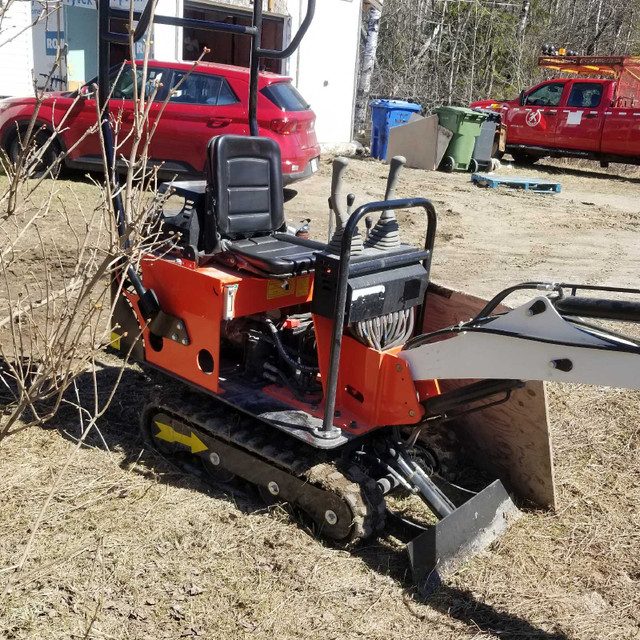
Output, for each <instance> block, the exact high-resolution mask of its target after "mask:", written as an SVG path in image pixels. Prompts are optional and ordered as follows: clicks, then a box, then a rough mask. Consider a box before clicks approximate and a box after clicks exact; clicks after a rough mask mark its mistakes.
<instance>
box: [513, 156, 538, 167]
mask: <svg viewBox="0 0 640 640" xmlns="http://www.w3.org/2000/svg"><path fill="white" fill-rule="evenodd" d="M511 155H512V156H513V161H514V162H515V163H516V164H523V165H525V166H530V165H533V164H535V163H536V162H538V160H540V158H538V157H537V156H531V155H529V154H528V153H512V154H511Z"/></svg>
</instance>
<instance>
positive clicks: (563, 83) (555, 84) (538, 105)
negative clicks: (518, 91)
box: [525, 82, 567, 107]
mask: <svg viewBox="0 0 640 640" xmlns="http://www.w3.org/2000/svg"><path fill="white" fill-rule="evenodd" d="M552 86H558V87H562V90H561V91H560V97H559V98H558V102H557V104H532V103H530V102H529V98H530V97H531V96H532V95H533V94H534V93H536V92H537V91H542V90H543V89H547V88H549V87H552ZM566 86H567V83H566V82H546V83H545V84H543V85H540V86H538V87H536V88H535V89H534V90H533V91H531V92H530V93H528V94H527V98H526V102H525V106H527V107H558V106H560V103H561V102H562V96H563V94H564V91H565V89H566Z"/></svg>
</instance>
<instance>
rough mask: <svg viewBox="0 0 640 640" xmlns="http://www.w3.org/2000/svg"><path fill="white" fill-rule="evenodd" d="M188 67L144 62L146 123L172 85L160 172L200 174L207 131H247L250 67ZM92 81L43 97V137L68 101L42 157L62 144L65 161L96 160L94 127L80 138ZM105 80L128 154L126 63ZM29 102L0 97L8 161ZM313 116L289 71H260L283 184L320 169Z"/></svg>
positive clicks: (90, 118) (160, 140) (160, 139)
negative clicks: (149, 99) (149, 100)
mask: <svg viewBox="0 0 640 640" xmlns="http://www.w3.org/2000/svg"><path fill="white" fill-rule="evenodd" d="M191 68H192V64H191V63H179V62H158V61H151V62H149V67H148V70H147V87H148V88H150V87H154V86H156V83H159V84H160V88H159V90H158V92H157V93H156V96H155V102H154V103H153V105H152V107H151V112H150V118H151V121H152V123H151V126H153V123H154V122H155V121H156V120H157V116H158V115H159V113H160V109H161V107H162V103H163V102H164V100H165V98H166V96H167V93H168V91H169V90H170V88H174V87H177V90H176V92H175V93H174V95H172V96H171V98H170V100H169V102H168V103H167V105H166V107H165V109H164V111H163V113H162V117H161V118H160V119H159V120H158V125H157V129H156V131H155V133H154V135H153V138H152V141H151V144H150V152H149V156H150V158H151V159H152V161H153V162H155V163H162V169H163V174H164V175H166V176H169V175H170V176H173V175H176V174H181V175H199V174H200V175H201V174H202V171H203V169H204V164H205V157H206V148H207V143H208V141H209V140H210V139H211V138H212V137H213V136H217V135H221V134H223V133H231V134H236V135H249V127H248V124H247V122H248V119H247V105H248V100H249V98H248V96H249V70H248V69H245V68H242V67H234V66H230V65H223V64H212V63H208V62H201V63H200V64H199V65H198V66H197V67H196V69H195V70H194V71H193V72H191V73H190V74H189V75H188V76H187V77H186V78H184V76H185V75H186V74H187V73H188V71H189V70H190V69H191ZM136 74H137V82H138V88H139V92H138V95H140V89H141V88H142V87H141V84H142V68H141V67H138V69H137V70H136ZM181 80H183V81H182V83H181V84H180V85H179V86H178V83H179V82H180V81H181ZM94 83H95V81H91V82H89V83H87V84H86V85H84V86H83V87H81V88H80V95H81V98H80V99H79V100H78V101H77V102H76V104H75V105H73V102H74V99H75V98H76V97H77V95H78V94H77V92H58V93H50V94H48V96H47V98H46V99H45V100H44V102H43V104H42V105H41V107H40V110H39V112H38V116H37V123H38V126H39V127H42V126H44V128H45V129H49V133H48V134H47V133H46V132H45V131H43V132H42V133H41V134H39V135H40V136H41V137H45V136H47V137H48V135H50V132H51V130H52V127H53V124H54V123H60V121H61V120H62V118H63V116H64V114H65V113H66V112H67V111H68V110H69V109H70V108H71V111H70V113H69V115H68V116H67V118H66V120H65V121H64V124H63V126H62V127H61V129H62V130H61V131H60V133H59V135H58V138H57V140H56V145H57V147H56V148H53V149H51V150H50V151H48V153H47V154H46V157H45V158H44V163H47V162H49V163H50V162H52V161H53V159H55V157H56V155H57V154H58V153H59V152H60V150H62V151H67V152H68V155H67V156H66V158H65V164H66V166H68V167H71V168H79V169H92V168H93V169H95V168H98V167H101V166H102V154H101V149H100V139H99V135H98V133H97V132H96V133H94V134H91V135H88V136H86V137H85V138H83V139H81V138H82V134H83V133H85V132H86V131H87V130H88V129H89V128H90V127H91V126H92V125H94V124H95V123H96V119H97V116H96V101H95V96H94V94H93V89H92V87H93V85H94ZM111 86H112V87H113V91H112V97H111V100H110V101H109V109H110V111H111V113H112V115H113V116H114V117H118V116H119V115H120V114H121V118H120V121H121V125H120V130H119V132H118V139H119V140H120V141H124V143H123V145H122V147H121V148H120V149H119V150H118V155H119V156H124V157H125V158H128V156H129V151H130V148H131V137H130V136H127V133H128V132H129V131H130V129H131V126H132V121H133V101H132V98H133V74H132V72H131V69H130V68H125V69H123V70H122V72H120V69H115V70H113V71H112V74H111ZM148 90H149V89H148ZM149 92H150V90H149ZM35 102H36V101H35V98H8V99H6V100H1V101H0V145H1V146H2V149H4V150H5V151H6V152H7V153H8V155H9V157H10V158H11V159H12V160H14V161H15V159H16V158H17V155H18V153H19V151H20V136H19V135H18V131H20V132H26V129H27V126H28V124H29V121H30V119H31V117H32V115H33V111H34V107H35ZM72 105H73V106H72ZM315 121H316V116H315V114H314V113H313V111H312V110H311V109H310V107H309V104H307V102H306V100H304V98H303V97H302V96H301V95H300V93H299V92H298V91H297V90H296V89H295V87H294V86H293V85H292V84H291V79H290V78H285V77H283V76H280V75H277V74H274V73H261V74H260V80H259V94H258V124H259V127H260V132H259V135H261V136H267V137H270V138H273V139H274V140H276V142H278V144H279V145H280V149H281V152H282V173H283V177H284V183H285V184H287V183H291V182H294V181H296V180H303V179H305V178H308V177H309V176H311V175H312V174H313V173H315V172H316V171H317V170H318V158H319V155H320V147H319V145H318V141H317V139H316V133H315ZM16 125H17V126H16ZM41 139H42V138H41ZM79 139H81V140H80V142H78V140H79ZM76 143H77V144H76ZM74 145H75V146H74ZM54 146H55V145H54Z"/></svg>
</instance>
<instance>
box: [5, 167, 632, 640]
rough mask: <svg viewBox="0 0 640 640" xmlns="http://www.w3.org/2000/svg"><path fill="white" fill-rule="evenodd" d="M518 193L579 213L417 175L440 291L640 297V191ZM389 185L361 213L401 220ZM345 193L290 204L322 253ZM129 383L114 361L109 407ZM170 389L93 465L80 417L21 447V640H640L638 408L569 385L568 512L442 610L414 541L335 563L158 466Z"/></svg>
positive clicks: (142, 380) (17, 476) (563, 438)
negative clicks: (510, 289)
mask: <svg viewBox="0 0 640 640" xmlns="http://www.w3.org/2000/svg"><path fill="white" fill-rule="evenodd" d="M500 173H502V174H507V175H535V176H538V177H540V176H542V177H544V178H546V179H553V180H557V181H558V182H560V183H561V184H562V192H561V193H560V194H556V195H539V194H534V193H525V192H517V191H511V190H508V189H503V188H500V189H497V190H491V189H481V188H478V187H476V186H474V185H472V184H470V182H469V175H468V174H453V175H444V174H440V173H428V172H423V171H416V170H407V171H405V173H404V175H403V177H402V178H401V180H400V184H399V188H398V196H399V197H405V196H407V197H408V196H426V197H428V198H430V199H431V200H432V201H433V202H434V204H435V206H436V208H437V210H438V213H439V221H438V225H439V226H438V236H437V243H436V250H435V255H434V261H433V268H432V278H433V279H434V280H435V281H436V282H439V283H441V284H446V285H448V286H451V287H454V288H457V289H461V290H465V291H468V292H470V293H474V294H476V295H480V296H484V297H488V296H491V295H492V294H494V293H496V292H497V291H499V290H500V289H502V288H504V287H506V286H508V285H510V284H515V283H517V282H521V281H525V280H534V279H544V280H556V281H576V282H584V283H589V284H611V285H627V286H637V285H638V284H639V283H638V273H639V272H640V268H639V267H640V264H639V258H640V247H639V243H638V230H639V229H638V225H639V224H640V173H638V172H635V171H634V170H626V169H624V168H621V167H614V168H613V169H612V170H609V171H607V172H605V171H602V170H600V169H595V168H593V167H592V166H587V165H584V166H578V165H569V164H564V163H556V164H545V165H541V166H539V167H536V168H533V169H528V170H521V169H513V168H508V167H506V166H503V168H502V169H501V171H500ZM385 175H386V168H385V167H384V166H383V165H381V164H380V163H378V162H375V161H372V160H364V159H353V160H352V161H351V165H350V168H349V173H348V182H349V184H350V185H351V186H352V190H353V192H354V193H355V194H356V196H357V200H356V204H362V203H364V202H367V201H370V200H378V199H381V196H382V194H383V192H384V184H385V182H384V180H385ZM329 180H330V160H324V161H323V163H322V167H321V171H320V172H319V174H318V175H316V176H315V177H314V178H312V179H311V180H308V181H307V182H304V183H301V184H300V185H298V186H297V187H296V191H297V192H298V194H297V196H296V197H295V198H293V199H292V200H291V201H289V202H288V203H287V205H286V209H287V214H288V218H289V222H290V223H295V222H296V221H297V220H300V219H305V218H311V219H312V235H313V236H314V237H317V238H325V237H326V229H327V219H328V210H327V197H328V195H329ZM66 186H70V188H74V189H76V191H79V193H80V195H79V197H80V198H82V199H83V201H85V202H86V203H87V206H90V202H91V199H92V198H95V197H96V195H97V194H96V191H95V189H94V187H92V186H90V185H88V184H85V183H82V182H81V181H80V182H78V183H77V184H74V183H73V182H71V181H70V182H69V183H68V185H65V188H66ZM400 219H401V230H402V232H403V237H404V239H405V240H407V241H415V242H419V243H421V242H422V239H423V236H424V229H425V221H424V220H423V219H422V217H421V216H420V214H417V213H416V214H403V215H401V218H400ZM59 241H60V243H61V244H63V243H64V242H63V241H64V239H62V238H60V239H59ZM34 269H35V266H34ZM117 373H118V361H117V360H116V359H115V358H113V357H112V356H109V355H105V356H104V358H102V359H101V361H100V363H99V367H98V373H97V376H98V379H99V381H100V382H101V384H102V386H101V389H102V393H103V394H104V395H106V394H107V393H108V389H109V383H112V382H113V380H114V379H115V378H116V376H117ZM90 382H91V381H90V380H87V389H89V390H90V388H91V384H90ZM156 383H157V379H154V380H152V379H150V378H148V377H147V376H146V375H145V374H144V373H143V372H142V370H141V369H139V368H138V367H136V366H131V367H128V368H127V369H126V371H125V374H124V377H123V382H122V386H121V392H120V393H119V395H118V396H117V397H116V399H115V401H114V403H113V404H112V406H111V408H110V410H109V412H108V414H107V415H106V416H105V418H104V419H102V420H101V421H100V423H99V433H98V432H96V433H94V434H92V435H91V436H90V437H89V439H88V440H87V442H86V444H85V446H84V447H82V448H79V449H77V451H76V448H75V443H76V441H77V438H78V436H79V426H78V422H77V416H76V414H75V412H73V411H71V410H65V411H63V412H62V413H60V414H59V415H58V416H57V418H56V419H55V420H53V421H51V422H50V423H49V425H48V426H47V428H45V429H39V428H34V429H31V430H28V431H26V432H22V433H20V434H18V435H15V436H12V437H11V438H9V439H7V440H6V441H5V442H3V443H2V445H1V446H2V448H1V450H0V477H1V478H2V484H0V637H1V638H7V640H9V639H11V640H18V639H20V640H27V639H28V640H44V639H50V638H56V639H57V638H74V639H75V638H93V639H96V640H97V639H103V638H104V639H117V640H124V639H136V640H138V639H140V640H152V639H153V640H165V639H166V640H173V639H178V638H207V639H209V638H256V639H259V638H287V639H288V638H291V639H293V638H296V639H298V638H309V639H311V638H331V639H335V640H352V639H353V640H355V639H357V638H366V639H371V640H387V639H390V638H393V639H396V638H398V639H404V638H406V639H409V638H411V639H414V638H428V639H431V638H433V639H436V638H437V639H439V640H454V639H472V638H503V639H505V638H506V639H508V640H525V639H526V640H531V639H536V640H568V639H571V640H591V639H593V640H600V639H604V638H612V639H616V640H628V639H629V640H630V639H639V638H640V506H639V505H640V427H639V426H638V400H639V399H640V394H638V393H637V392H630V391H625V390H612V389H594V388H591V387H586V386H578V385H559V384H557V385H550V386H549V401H550V408H549V411H550V416H551V426H552V436H553V443H554V459H555V465H556V483H557V489H558V502H559V508H558V510H557V511H556V512H555V513H554V512H546V511H542V510H535V509H530V508H525V509H524V512H523V513H524V515H523V518H522V519H521V520H519V521H518V522H517V523H516V524H515V525H514V526H513V527H512V528H511V529H510V530H509V531H508V532H507V534H506V535H505V536H504V537H503V538H502V539H501V540H500V541H498V542H497V543H496V544H494V545H493V547H492V548H491V550H490V551H489V552H487V553H485V554H483V555H481V556H479V557H477V558H475V559H474V560H472V561H471V562H469V564H468V565H466V566H465V567H464V568H463V569H462V570H460V571H459V572H458V573H457V574H456V575H455V576H453V577H452V578H451V579H450V580H449V581H448V582H447V583H446V584H445V585H443V586H442V587H441V588H440V589H439V590H438V591H436V592H435V593H434V594H432V595H431V596H429V597H427V598H421V597H420V596H418V594H417V593H416V591H415V589H414V588H413V586H412V583H411V578H410V576H409V573H408V572H409V566H408V562H407V560H406V558H405V556H404V553H403V552H402V550H401V549H400V548H399V546H398V545H397V543H396V541H394V539H392V538H390V537H387V538H384V539H381V540H378V541H372V542H370V543H368V544H366V545H364V546H362V547H360V548H357V549H355V550H353V551H345V550H338V549H335V548H332V547H330V546H327V545H324V544H323V543H321V542H319V541H317V540H315V539H313V538H312V537H311V535H309V532H308V531H307V530H306V529H305V528H304V527H302V526H299V525H297V524H296V523H295V522H294V521H293V520H292V519H291V518H290V516H289V515H288V514H287V513H286V512H285V511H284V510H283V509H280V508H275V509H271V510H267V509H266V508H264V507H263V506H262V504H261V503H260V501H259V499H258V498H257V497H256V496H255V495H254V494H253V493H251V492H250V491H237V492H235V493H231V492H229V491H228V490H223V489H215V488H212V487H211V485H208V484H206V483H205V482H204V481H203V480H201V479H199V478H198V477H195V476H191V475H186V474H185V473H183V472H182V471H180V470H179V469H177V468H175V467H173V466H172V465H171V464H170V463H169V462H167V461H166V460H164V459H163V458H162V457H160V456H158V455H157V454H155V453H154V452H153V451H149V450H145V448H144V445H143V442H142V440H141V438H140V436H139V435H138V432H137V421H138V416H139V414H140V411H141V408H142V407H143V406H144V402H145V397H146V396H147V394H148V393H149V392H150V391H151V389H152V387H153V386H154V384H156ZM166 389H167V393H171V383H168V384H167V385H166ZM89 393H90V391H89ZM74 451H75V453H74ZM70 457H71V462H70V463H69V466H68V469H67V472H66V474H65V475H64V477H63V479H62V481H61V482H60V483H59V485H58V488H57V490H56V491H55V492H54V493H53V494H52V497H51V502H50V504H49V507H48V509H47V510H46V511H45V513H44V516H43V519H42V523H41V524H40V526H39V528H38V529H37V531H36V534H35V537H34V540H33V546H32V548H31V553H30V555H29V558H28V560H27V562H26V564H25V565H24V568H23V570H22V571H21V572H19V573H16V572H15V571H14V569H13V567H14V566H15V565H16V563H17V562H18V561H19V559H20V557H21V555H22V553H23V552H24V549H25V544H26V542H27V539H28V537H29V535H30V534H31V532H32V530H33V527H34V523H35V520H36V517H37V515H38V513H39V511H40V509H41V507H42V505H43V503H44V501H45V499H46V498H47V496H48V495H49V494H50V492H51V487H52V482H53V479H54V478H55V477H56V476H57V474H58V473H59V472H60V471H61V469H62V468H63V466H64V465H65V463H67V462H68V461H69V459H70Z"/></svg>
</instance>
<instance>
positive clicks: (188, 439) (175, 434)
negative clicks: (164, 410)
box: [154, 420, 209, 453]
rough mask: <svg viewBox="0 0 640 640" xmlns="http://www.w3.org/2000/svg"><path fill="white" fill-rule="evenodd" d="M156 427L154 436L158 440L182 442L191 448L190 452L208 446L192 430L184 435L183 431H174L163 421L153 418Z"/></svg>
mask: <svg viewBox="0 0 640 640" xmlns="http://www.w3.org/2000/svg"><path fill="white" fill-rule="evenodd" d="M154 422H155V424H156V426H157V427H158V429H160V432H159V433H156V435H155V437H156V438H158V439H159V440H164V441H165V442H171V443H173V442H178V443H180V444H183V445H185V446H187V447H189V448H190V449H191V453H199V452H200V451H206V450H207V449H208V448H209V447H207V445H206V444H205V443H204V442H202V440H200V438H198V436H197V435H196V434H195V433H193V431H192V432H191V433H190V434H189V435H188V436H186V435H184V433H180V432H179V431H176V430H175V429H174V428H173V427H171V426H169V425H168V424H164V423H163V422H158V421H157V420H154Z"/></svg>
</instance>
